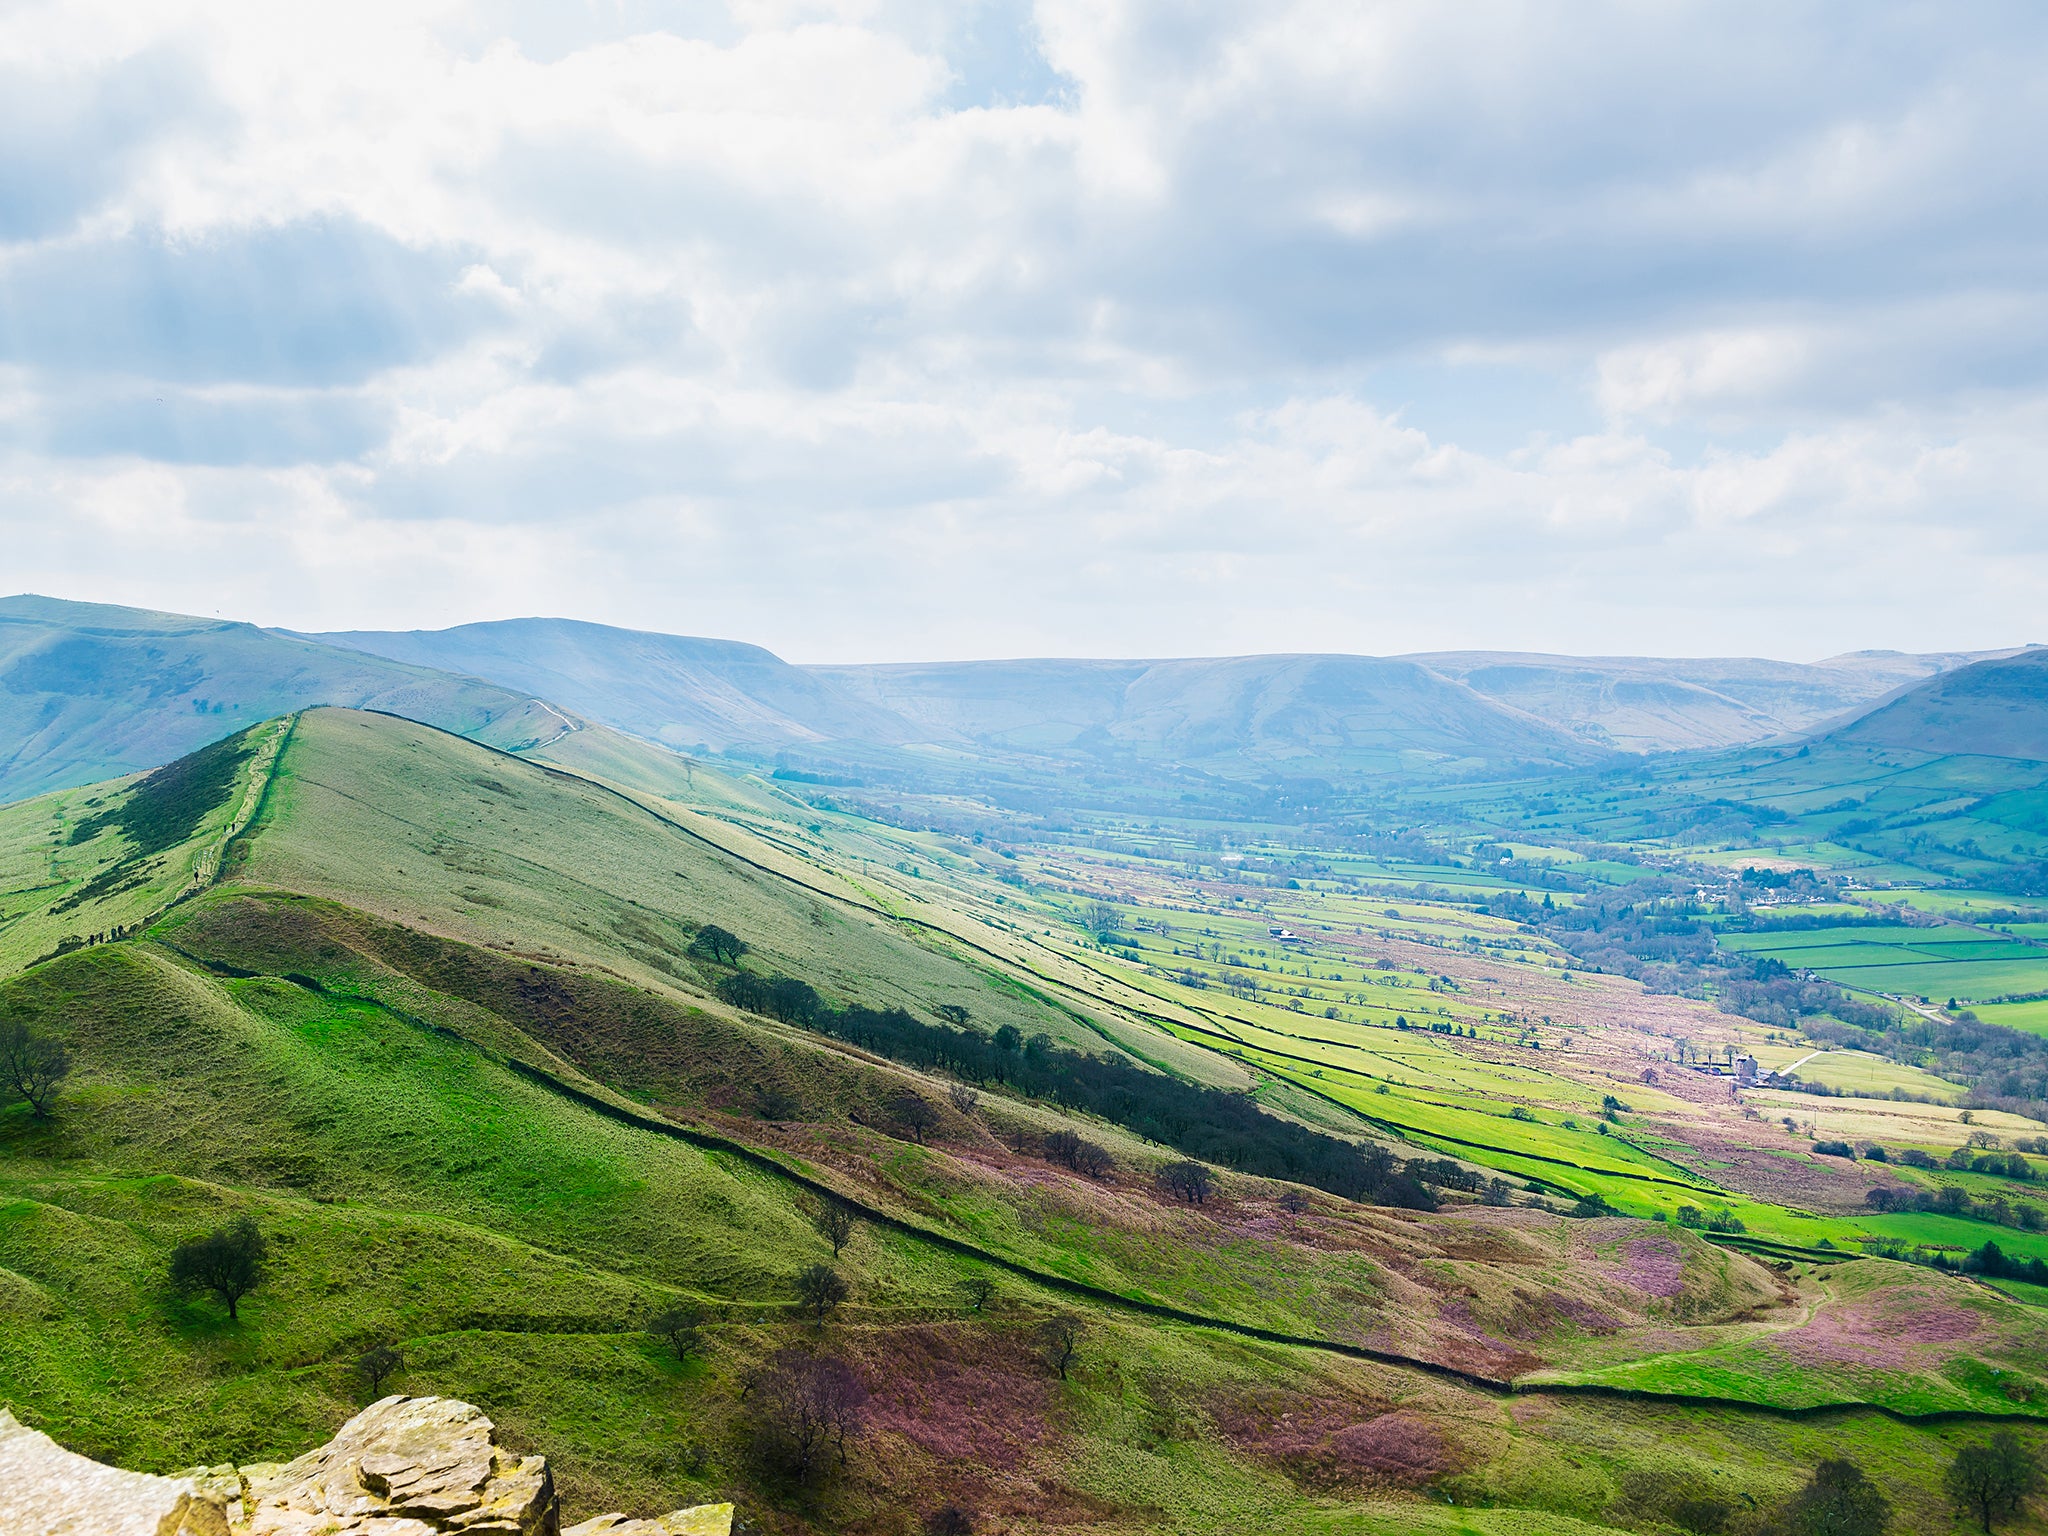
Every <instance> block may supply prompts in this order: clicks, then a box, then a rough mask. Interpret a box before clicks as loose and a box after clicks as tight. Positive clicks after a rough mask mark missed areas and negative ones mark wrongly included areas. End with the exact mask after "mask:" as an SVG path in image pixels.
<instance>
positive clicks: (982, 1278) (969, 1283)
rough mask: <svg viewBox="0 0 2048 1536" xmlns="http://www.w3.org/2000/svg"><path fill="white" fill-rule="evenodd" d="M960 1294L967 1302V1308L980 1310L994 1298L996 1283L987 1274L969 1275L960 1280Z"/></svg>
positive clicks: (975, 1310)
mask: <svg viewBox="0 0 2048 1536" xmlns="http://www.w3.org/2000/svg"><path fill="white" fill-rule="evenodd" d="M960 1295H961V1298H962V1299H963V1300H965V1301H966V1303H967V1310H968V1311H970V1312H980V1311H983V1310H985V1309H986V1308H987V1306H988V1304H989V1303H990V1302H991V1301H994V1300H995V1296H996V1283H995V1281H993V1280H991V1279H989V1277H988V1276H987V1275H969V1276H968V1277H967V1278H966V1279H965V1280H962V1281H961V1282H960Z"/></svg>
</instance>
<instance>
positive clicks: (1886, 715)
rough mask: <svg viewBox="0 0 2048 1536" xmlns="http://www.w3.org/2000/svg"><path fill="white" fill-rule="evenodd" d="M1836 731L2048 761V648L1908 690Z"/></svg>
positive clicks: (1889, 743) (1915, 746)
mask: <svg viewBox="0 0 2048 1536" xmlns="http://www.w3.org/2000/svg"><path fill="white" fill-rule="evenodd" d="M1831 735H1832V738H1833V739H1834V740H1836V741H1839V742H1842V743H1846V744H1849V745H1853V746H1870V747H1894V748H1901V749H1905V750H1909V751H1916V752H1938V753H1943V754H1948V755H1953V756H1957V757H2004V758H2017V759H2021V760H2024V761H2031V762H2048V647H2042V648H2036V649H2033V650H2027V651H2022V652H2020V653H2019V654H2018V655H2012V656H2004V657H2000V658H1997V659H1995V660H1990V661H1980V662H1977V663H1975V664H1974V665H1972V666H1966V667H1961V668H1958V669H1957V670H1956V671H1953V672H1946V673H1943V674H1942V675H1941V676H1939V677H1936V678H1932V679H1930V680H1929V681H1927V682H1923V683H1920V684H1918V685H1916V686H1913V687H1909V688H1906V689H1904V690H1902V691H1900V692H1898V693H1897V694H1896V695H1895V696H1893V697H1892V698H1891V699H1890V700H1889V701H1888V702H1886V703H1884V704H1883V705H1882V706H1880V707H1879V708H1877V709H1873V710H1871V711H1870V712H1869V713H1868V714H1866V715H1863V716H1861V717H1860V718H1858V719H1856V720H1853V721H1851V722H1849V723H1848V724H1847V725H1844V726H1841V727H1840V728H1838V729H1837V730H1835V731H1834V732H1832V733H1831Z"/></svg>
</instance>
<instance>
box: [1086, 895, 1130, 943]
mask: <svg viewBox="0 0 2048 1536" xmlns="http://www.w3.org/2000/svg"><path fill="white" fill-rule="evenodd" d="M1086 922H1087V924H1088V931H1089V932H1090V933H1092V934H1094V935H1095V937H1096V939H1097V940H1099V941H1101V942H1103V943H1107V942H1108V941H1109V940H1111V939H1113V938H1115V937H1116V933H1117V930H1118V929H1119V928H1121V927H1123V925H1124V920H1123V914H1122V913H1120V912H1118V911H1117V909H1116V908H1115V907H1113V906H1111V905H1110V904H1109V903H1108V902H1106V901H1091V902H1089V903H1088V911H1087V913H1086Z"/></svg>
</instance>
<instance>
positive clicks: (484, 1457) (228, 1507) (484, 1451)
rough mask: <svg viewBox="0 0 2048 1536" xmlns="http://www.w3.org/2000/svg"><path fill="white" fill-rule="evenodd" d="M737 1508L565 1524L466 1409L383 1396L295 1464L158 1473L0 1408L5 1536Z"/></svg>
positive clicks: (687, 1529) (289, 1535)
mask: <svg viewBox="0 0 2048 1536" xmlns="http://www.w3.org/2000/svg"><path fill="white" fill-rule="evenodd" d="M732 1515H733V1511H732V1506H731V1505H730V1504H706V1505H700V1506H698V1507H697V1508H695V1509H682V1510H677V1511H676V1512H675V1513H674V1514H670V1515H662V1516H658V1517H656V1518H653V1519H637V1518H632V1517H629V1516H626V1515H599V1516H598V1517H597V1518H596V1519H594V1520H586V1521H584V1522H583V1523H582V1524H581V1525H577V1526H573V1527H571V1528H570V1529H569V1531H567V1532H564V1531H563V1530H562V1528H561V1510H560V1506H559V1503H558V1501H557V1500H556V1497H555V1483H554V1478H553V1476H552V1475H551V1474H550V1473H549V1471H548V1465H547V1462H546V1461H545V1460H544V1459H543V1458H542V1457H539V1456H520V1455H516V1454H514V1453H513V1452H511V1451H508V1450H506V1449H504V1447H502V1446H500V1445H499V1444H498V1440H497V1432H496V1429H495V1428H494V1427H493V1425H492V1424H491V1421H490V1420H489V1419H487V1418H485V1417H484V1415H483V1413H482V1412H481V1411H480V1410H478V1409H476V1408H474V1407H472V1406H471V1405H469V1404H468V1403H459V1402H456V1401H455V1400H454V1399H453V1398H446V1397H387V1398H385V1399H384V1400H383V1401H382V1402H379V1403H374V1404H372V1405H371V1406H370V1407H368V1408H366V1409H364V1410H363V1411H362V1412H361V1413H359V1414H357V1415H356V1416H355V1417H354V1418H353V1419H350V1420H349V1421H348V1423H346V1424H344V1425H343V1426H342V1427H341V1432H340V1433H339V1434H337V1435H336V1436H335V1437H334V1438H333V1439H332V1440H330V1441H328V1442H327V1444H325V1445H323V1446H321V1447H319V1449H317V1450H312V1451H308V1452H307V1453H306V1454H305V1455H303V1456H301V1457H299V1458H298V1459H297V1460H296V1461H290V1462H285V1463H282V1464H272V1465H266V1466H250V1467H232V1466H222V1467H205V1468H200V1469H197V1470H195V1471H192V1472H188V1473H186V1474H185V1475H183V1476H182V1477H175V1478H171V1477H151V1476H148V1475H146V1474H144V1473H140V1472H123V1471H120V1470H119V1469H117V1468H114V1467H106V1466H102V1465H100V1463H98V1462H96V1461H92V1460H90V1459H89V1458H87V1457H84V1456H79V1455H75V1454H74V1453H72V1452H70V1451H67V1450H65V1449H64V1448H63V1447H62V1446H60V1445H58V1444H57V1443H56V1442H55V1441H53V1440H51V1439H50V1438H49V1437H48V1436H47V1435H42V1434H38V1433H37V1432H36V1431H34V1430H32V1429H28V1428H26V1427H24V1426H23V1425H21V1424H18V1423H16V1422H15V1420H14V1418H13V1417H12V1415H10V1414H8V1413H7V1412H6V1411H5V1410H0V1536H730V1533H731V1530H732Z"/></svg>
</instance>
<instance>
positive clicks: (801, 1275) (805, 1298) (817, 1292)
mask: <svg viewBox="0 0 2048 1536" xmlns="http://www.w3.org/2000/svg"><path fill="white" fill-rule="evenodd" d="M796 1294H797V1299H798V1300H799V1301H801V1302H802V1303H803V1306H804V1310H805V1311H807V1312H809V1313H810V1314H811V1315H812V1316H814V1317H816V1318H817V1319H818V1321H819V1322H821V1323H822V1322H823V1321H824V1320H825V1314H826V1313H828V1312H830V1311H831V1310H832V1309H833V1308H835V1307H837V1306H838V1305H839V1304H840V1303H841V1302H843V1301H845V1300H846V1298H847V1297H848V1296H849V1295H850V1294H851V1292H850V1291H849V1289H848V1288H847V1284H846V1277H845V1276H843V1275H841V1274H840V1273H839V1271H838V1270H836V1269H834V1268H833V1267H832V1266H831V1265H830V1264H811V1265H808V1266H806V1267H805V1268H803V1269H801V1270H799V1271H797V1277H796Z"/></svg>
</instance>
